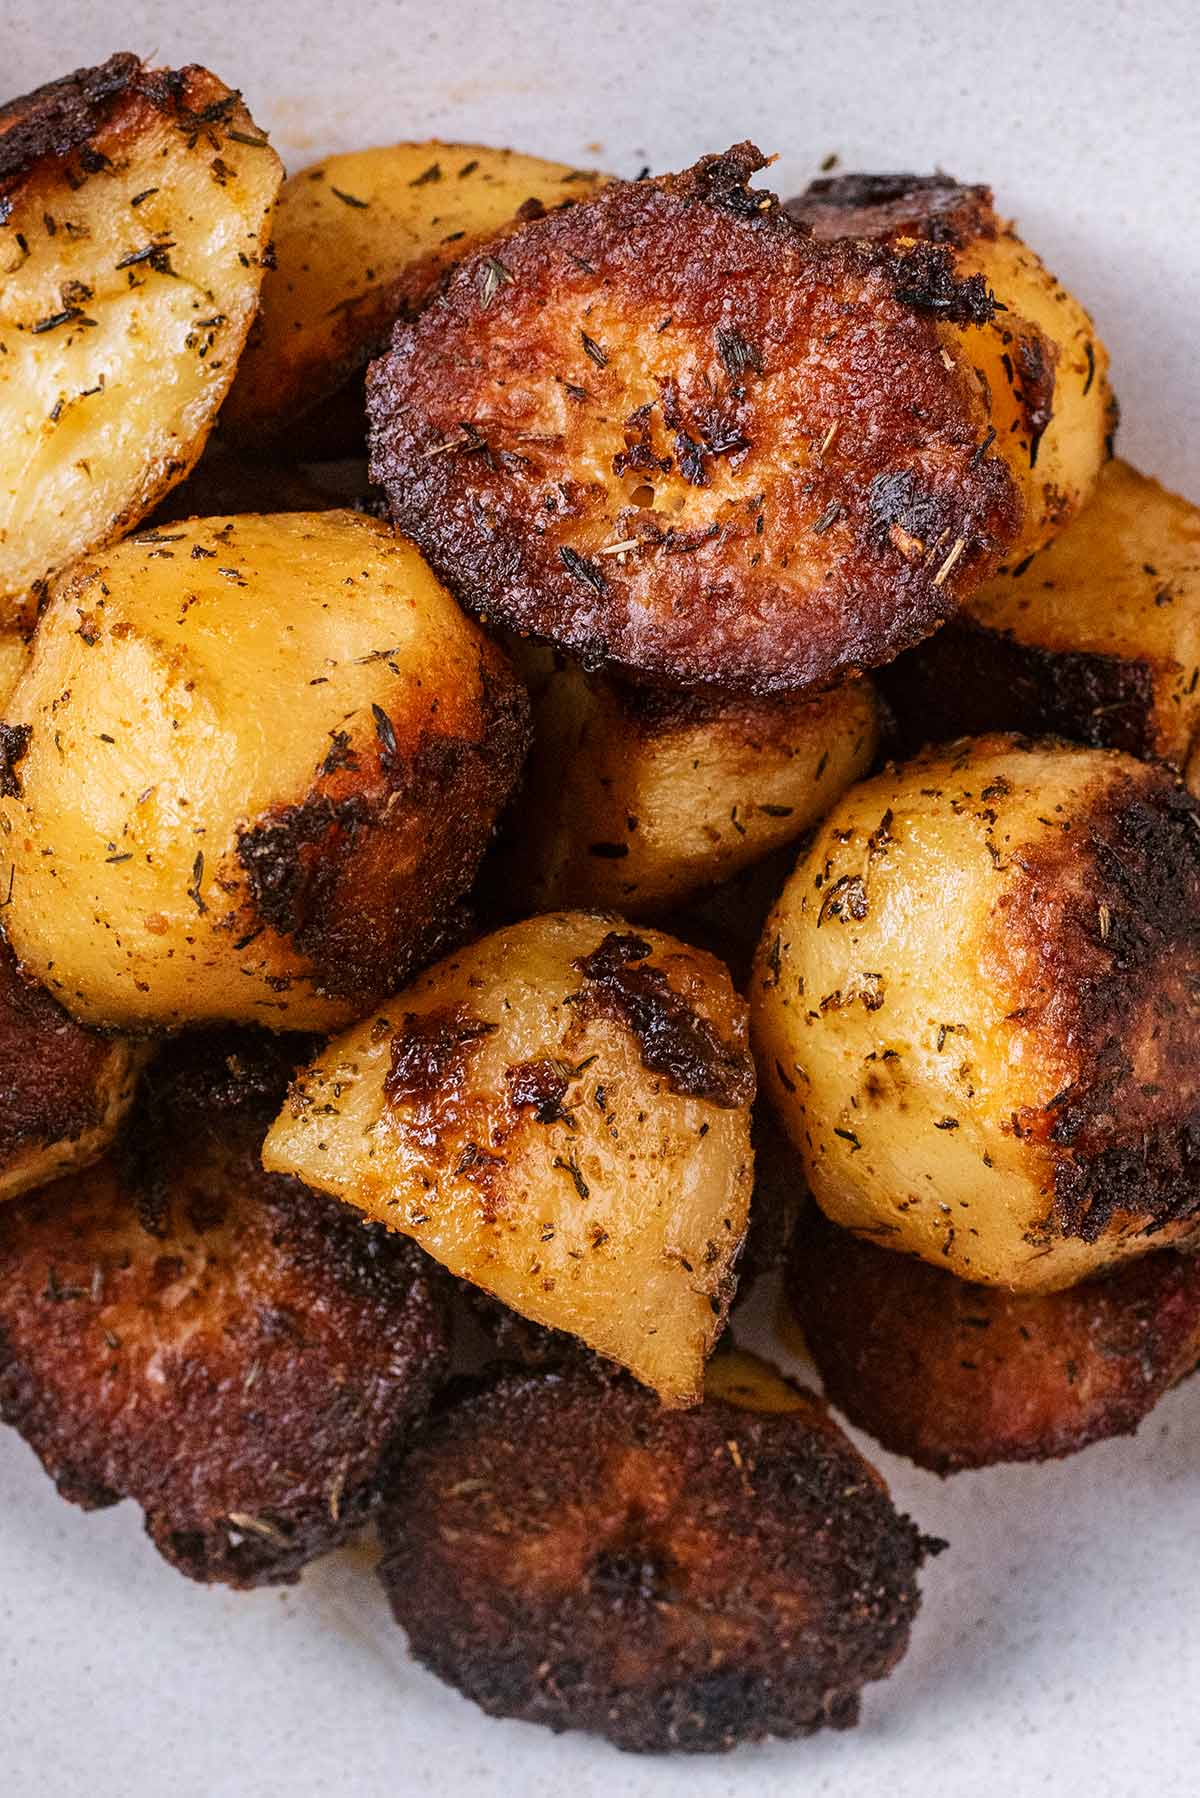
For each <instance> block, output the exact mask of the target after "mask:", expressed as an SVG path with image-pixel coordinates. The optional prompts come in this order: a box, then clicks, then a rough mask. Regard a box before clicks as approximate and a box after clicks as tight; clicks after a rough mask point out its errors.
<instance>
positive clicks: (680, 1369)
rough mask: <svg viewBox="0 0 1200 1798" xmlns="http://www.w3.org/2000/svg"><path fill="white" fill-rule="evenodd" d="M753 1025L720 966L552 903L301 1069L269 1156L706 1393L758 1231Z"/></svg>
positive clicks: (437, 1252) (510, 1292) (482, 1281)
mask: <svg viewBox="0 0 1200 1798" xmlns="http://www.w3.org/2000/svg"><path fill="white" fill-rule="evenodd" d="M746 1036H747V1029H746V1006H745V1003H744V1001H743V1000H742V999H740V998H739V997H738V995H737V994H736V993H735V992H734V990H733V987H732V986H731V984H730V981H729V976H728V974H727V972H726V970H725V969H724V968H723V967H722V966H721V964H720V962H718V961H716V960H714V959H713V957H712V956H709V955H706V954H704V952H703V951H702V950H698V949H690V948H688V947H687V945H686V944H684V943H681V942H679V941H677V940H676V939H675V938H673V937H669V936H664V935H662V934H661V933H660V932H658V931H651V930H646V931H642V932H639V933H636V934H635V933H634V932H632V931H631V930H630V929H629V928H628V926H622V923H621V920H620V919H617V918H613V917H611V916H607V915H605V914H602V913H595V912H591V913H587V912H554V913H549V914H547V915H546V916H543V917H539V918H531V919H529V920H528V921H527V922H525V923H523V924H516V925H513V926H511V927H510V928H508V929H506V930H500V931H496V932H494V933H493V934H492V935H490V936H486V937H483V938H481V939H480V940H479V941H478V942H475V943H473V944H471V945H470V947H468V948H466V949H462V950H459V951H458V952H457V953H456V954H454V955H452V956H450V957H448V958H447V959H446V960H444V961H442V962H439V963H438V965H437V966H436V967H433V968H430V969H429V970H428V972H427V973H425V974H424V975H422V976H421V977H420V978H419V979H418V980H417V981H416V982H415V983H414V984H413V985H412V986H410V987H409V988H407V990H406V991H404V992H402V993H398V994H397V995H396V996H395V998H394V999H392V1000H391V1001H390V1002H389V1004H388V1007H387V1010H386V1013H384V1014H382V1015H375V1016H371V1017H368V1018H366V1019H364V1021H363V1022H362V1023H361V1024H359V1025H356V1026H355V1027H354V1028H353V1029H352V1030H349V1031H346V1032H345V1033H344V1034H343V1035H342V1036H340V1037H336V1038H335V1039H334V1041H333V1042H331V1043H330V1044H329V1046H328V1048H326V1049H325V1050H324V1051H323V1053H322V1054H321V1055H320V1056H319V1057H318V1058H317V1060H316V1061H315V1062H313V1063H312V1064H311V1065H310V1066H309V1067H307V1068H306V1069H305V1070H304V1071H303V1073H302V1074H301V1075H300V1076H299V1077H298V1079H297V1080H296V1082H295V1083H294V1085H293V1088H292V1092H291V1095H290V1098H289V1102H288V1104H287V1106H285V1108H284V1109H283V1111H282V1112H281V1113H280V1116H279V1118H278V1119H277V1120H276V1122H275V1124H274V1125H273V1126H272V1129H271V1131H270V1134H269V1135H268V1137H267V1140H266V1143H265V1144H264V1147H263V1161H264V1165H265V1166H266V1167H269V1168H273V1169H274V1170H276V1171H277V1172H280V1173H290V1174H296V1175H298V1176H299V1177H300V1178H301V1179H303V1180H305V1181H306V1182H307V1183H308V1184H309V1185H310V1186H315V1187H317V1188H319V1189H320V1190H322V1191H324V1192H330V1193H333V1194H335V1195H336V1196H337V1197H338V1198H342V1199H346V1200H347V1201H348V1202H349V1203H350V1204H352V1205H357V1206H359V1207H360V1208H361V1209H362V1210H363V1211H365V1212H367V1214H368V1215H369V1216H371V1217H374V1218H377V1219H379V1220H380V1221H381V1222H383V1223H386V1224H388V1225H390V1226H391V1227H392V1228H393V1229H396V1230H404V1231H406V1232H407V1233H408V1234H409V1235H411V1236H413V1237H415V1238H416V1240H417V1241H418V1242H419V1243H420V1244H421V1246H422V1248H424V1249H426V1250H428V1252H429V1253H430V1254H431V1255H432V1256H433V1257H434V1258H435V1260H437V1261H440V1262H442V1263H443V1265H444V1266H446V1267H448V1268H449V1270H450V1272H451V1273H453V1274H456V1275H458V1276H459V1277H460V1278H462V1279H467V1280H471V1281H473V1282H474V1283H475V1284H476V1285H477V1286H480V1287H482V1288H483V1290H484V1291H485V1292H489V1293H491V1294H492V1295H493V1297H495V1298H498V1299H500V1300H501V1301H502V1302H503V1303H504V1304H506V1305H508V1306H510V1307H511V1308H512V1309H513V1310H514V1311H519V1312H520V1313H521V1314H522V1316H524V1317H527V1318H529V1319H530V1320H531V1321H532V1322H533V1323H536V1324H542V1325H544V1326H546V1327H547V1328H549V1329H557V1330H566V1331H569V1332H570V1333H571V1334H572V1335H574V1336H578V1337H580V1338H581V1340H582V1341H583V1342H585V1343H586V1344H587V1345H588V1346H589V1347H590V1348H592V1349H594V1350H595V1351H596V1352H597V1353H598V1354H601V1355H606V1356H608V1357H609V1358H610V1359H612V1360H614V1361H618V1362H620V1363H621V1365H622V1366H624V1367H627V1368H629V1369H630V1371H631V1372H633V1373H634V1374H636V1375H637V1377H638V1378H639V1379H640V1380H644V1381H645V1382H646V1384H647V1385H650V1386H653V1387H654V1388H655V1390H656V1391H657V1392H658V1393H659V1394H660V1395H661V1396H662V1397H663V1399H664V1400H665V1401H666V1402H668V1403H671V1404H687V1403H693V1402H695V1400H696V1399H698V1397H699V1395H700V1389H701V1382H702V1378H703V1371H704V1362H705V1359H706V1357H707V1355H708V1354H709V1353H710V1351H711V1350H712V1347H713V1344H714V1343H715V1341H716V1339H717V1337H718V1336H719V1335H720V1332H721V1329H722V1327H723V1325H724V1322H725V1317H726V1314H727V1312H728V1309H729V1303H730V1299H731V1298H732V1296H733V1288H734V1281H733V1277H732V1268H733V1263H734V1261H735V1259H736V1256H737V1252H738V1249H739V1248H740V1246H741V1242H742V1237H743V1235H744V1234H745V1229H746V1212H747V1207H748V1204H749V1199H750V1187H751V1180H752V1155H751V1150H750V1103H751V1100H752V1099H753V1096H754V1068H753V1063H752V1062H751V1060H750V1057H749V1054H748V1052H747V1047H746Z"/></svg>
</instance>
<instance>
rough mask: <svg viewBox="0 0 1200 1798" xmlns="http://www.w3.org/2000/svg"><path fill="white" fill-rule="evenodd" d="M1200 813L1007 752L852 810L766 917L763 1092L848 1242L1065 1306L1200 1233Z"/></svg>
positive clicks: (916, 775) (1096, 763) (984, 749)
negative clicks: (1118, 1271) (877, 1239)
mask: <svg viewBox="0 0 1200 1798" xmlns="http://www.w3.org/2000/svg"><path fill="white" fill-rule="evenodd" d="M1198 976H1200V805H1198V803H1197V801H1196V800H1194V799H1193V798H1191V797H1190V795H1188V794H1187V793H1186V792H1185V791H1184V790H1182V788H1180V787H1179V786H1178V785H1177V784H1176V781H1175V780H1174V778H1173V777H1172V776H1171V775H1170V773H1169V772H1168V771H1166V770H1164V769H1161V768H1159V767H1154V766H1148V765H1146V764H1143V763H1139V762H1135V761H1134V760H1132V758H1130V757H1128V756H1123V755H1120V754H1118V753H1116V752H1111V751H1100V750H1085V749H1076V748H1070V747H1067V746H1065V745H1057V744H1054V743H1050V744H1043V745H1041V746H1036V745H1031V744H1029V743H1027V742H1025V741H1024V740H1023V739H1014V738H1006V737H989V738H982V739H979V740H977V741H971V742H964V743H961V744H958V745H955V746H952V747H951V748H950V749H948V750H945V751H942V752H939V753H936V754H931V755H929V756H926V757H921V758H918V759H917V760H915V761H913V762H910V763H908V764H906V765H905V766H903V767H901V768H898V769H897V768H890V769H888V770H887V771H885V772H884V773H883V774H882V775H880V776H879V777H878V778H877V779H875V780H873V781H869V782H867V783H865V784H864V785H862V786H860V787H858V788H857V789H855V790H854V791H853V792H852V793H851V794H850V795H849V796H848V797H847V799H846V800H844V801H843V802H842V804H841V805H840V806H839V807H837V808H836V809H835V810H834V812H833V813H832V815H831V816H830V818H829V819H828V820H827V821H826V824H825V826H824V827H823V828H822V830H821V832H820V833H819V834H818V837H817V839H816V841H815V843H814V845H813V848H812V850H811V852H810V854H809V856H808V857H807V858H806V860H805V861H804V862H802V863H801V865H800V867H799V868H798V869H797V871H796V873H795V875H794V876H793V878H792V880H791V881H790V882H789V883H788V886H787V887H786V888H785V889H784V893H783V895H782V896H781V898H780V901H779V903H778V905H777V907H776V910H775V912H774V914H773V916H772V917H771V919H769V920H768V923H767V927H766V930H765V931H764V934H763V940H762V944H761V945H760V950H759V957H758V961H757V966H756V972H755V977H754V983H753V988H752V995H751V998H752V1006H753V1008H754V1027H755V1044H756V1053H757V1055H758V1058H759V1068H760V1073H761V1076H762V1079H763V1082H764V1085H765V1087H766V1089H767V1091H768V1092H769V1094H770V1096H771V1098H772V1100H773V1102H774V1104H775V1105H776V1108H777V1110H778V1112H779V1115H780V1118H781V1120H782V1122H783V1123H784V1125H785V1127H786V1129H787V1131H788V1133H789V1135H790V1136H791V1138H792V1140H793V1141H794V1142H795V1144H796V1146H797V1147H798V1148H799V1150H800V1153H801V1156H802V1158H803V1160H804V1164H805V1171H806V1173H807V1176H808V1180H809V1183H810V1185H811V1188H812V1191H813V1194H814V1196H815V1197H816V1199H817V1201H818V1203H819V1204H820V1205H821V1206H822V1208H823V1209H824V1210H825V1211H826V1212H827V1213H828V1214H829V1215H830V1216H831V1217H832V1218H834V1220H835V1221H836V1222H839V1223H842V1224H845V1225H847V1226H848V1227H850V1228H851V1229H855V1230H858V1231H860V1232H862V1233H865V1234H867V1235H880V1234H882V1233H886V1234H887V1238H888V1242H889V1245H890V1246H893V1247H895V1248H897V1249H903V1250H908V1251H910V1252H913V1253H916V1254H918V1255H921V1256H922V1257H924V1258H925V1259H926V1260H929V1261H932V1262H933V1263H934V1264H935V1265H936V1266H942V1267H945V1268H948V1269H949V1270H950V1271H951V1272H954V1273H957V1274H960V1275H961V1276H963V1277H964V1278H966V1279H972V1280H978V1281H983V1282H986V1283H990V1284H997V1285H1008V1286H1012V1287H1014V1288H1016V1289H1018V1290H1023V1291H1038V1290H1045V1291H1050V1290H1054V1289H1055V1288H1058V1287H1063V1286H1067V1285H1070V1284H1072V1283H1073V1282H1074V1281H1077V1280H1079V1279H1082V1278H1084V1277H1086V1276H1087V1275H1088V1274H1091V1273H1096V1272H1099V1271H1101V1270H1102V1269H1104V1268H1106V1267H1110V1266H1115V1265H1117V1264H1118V1263H1119V1262H1120V1261H1122V1260H1124V1259H1126V1258H1128V1257H1131V1256H1136V1255H1140V1254H1144V1253H1145V1252H1146V1251H1147V1250H1149V1249H1152V1248H1155V1247H1158V1246H1164V1245H1167V1244H1170V1243H1172V1242H1174V1241H1177V1240H1182V1239H1186V1238H1187V1237H1188V1236H1189V1235H1190V1234H1193V1233H1195V1232H1196V1230H1197V1228H1198V1222H1200V1178H1198V1176H1200V1001H1198V999H1197V993H1198V991H1200V980H1198Z"/></svg>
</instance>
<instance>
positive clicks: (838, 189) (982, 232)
mask: <svg viewBox="0 0 1200 1798" xmlns="http://www.w3.org/2000/svg"><path fill="white" fill-rule="evenodd" d="M787 211H788V212H789V214H790V215H791V217H792V218H794V219H795V220H796V221H797V223H798V224H801V225H803V226H804V227H805V228H806V229H807V230H809V231H811V232H812V234H813V236H814V237H817V238H821V239H823V240H826V241H829V240H832V239H834V238H838V237H869V238H895V237H915V238H918V239H919V240H920V241H921V242H923V243H943V244H949V245H951V246H952V247H953V248H955V249H958V248H960V247H961V246H962V245H964V244H967V243H971V242H973V241H974V240H975V239H977V238H980V237H995V235H996V223H997V222H996V214H995V211H994V208H993V204H992V190H991V188H990V187H980V186H970V187H967V186H964V185H963V183H962V182H961V181H956V180H955V179H954V177H953V175H828V176H823V177H822V178H821V179H820V180H819V181H811V182H810V183H809V185H808V186H807V187H806V188H805V190H804V192H803V193H802V194H797V196H796V198H795V199H794V200H789V201H788V202H787Z"/></svg>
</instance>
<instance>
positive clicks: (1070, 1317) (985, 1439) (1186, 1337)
mask: <svg viewBox="0 0 1200 1798" xmlns="http://www.w3.org/2000/svg"><path fill="white" fill-rule="evenodd" d="M881 1240H883V1239H881ZM786 1290H787V1295H788V1299H789V1301H790V1303H791V1306H792V1309H793V1310H794V1312H795V1314H796V1317H797V1320H798V1321H799V1323H800V1326H801V1328H802V1329H803V1331H804V1336H805V1341H806V1342H807V1344H808V1347H809V1350H810V1352H811V1354H812V1357H813V1360H814V1361H815V1362H816V1365H817V1371H818V1372H819V1373H820V1375H821V1379H822V1381H823V1382H824V1386H825V1392H826V1396H827V1397H828V1398H829V1399H830V1400H831V1401H832V1403H833V1404H835V1405H837V1406H838V1408H839V1409H840V1410H842V1411H844V1412H845V1413H846V1416H847V1417H848V1418H849V1419H850V1421H851V1423H853V1424H856V1425H857V1426H858V1427H859V1428H860V1429H863V1430H866V1431H868V1432H869V1434H870V1435H872V1436H874V1437H875V1438H876V1439H877V1440H878V1441H879V1442H881V1443H882V1444H883V1446H884V1447H885V1448H889V1449H891V1450H892V1452H893V1453H894V1454H900V1455H907V1456H908V1457H909V1458H910V1459H911V1460H913V1461H916V1462H917V1463H918V1464H919V1465H920V1466H921V1467H929V1468H932V1469H933V1471H934V1472H935V1473H955V1472H957V1471H958V1470H959V1469H961V1468H964V1467H990V1466H992V1465H993V1464H994V1463H995V1462H997V1461H1047V1460H1053V1459H1057V1458H1058V1457H1060V1456H1062V1455H1070V1454H1074V1453H1075V1452H1076V1451H1077V1450H1078V1449H1081V1448H1086V1447H1087V1446H1088V1444H1089V1443H1092V1442H1100V1441H1103V1440H1104V1438H1106V1437H1108V1436H1125V1435H1130V1434H1132V1432H1133V1431H1134V1430H1136V1429H1137V1427H1138V1425H1139V1424H1140V1423H1141V1421H1142V1419H1143V1418H1144V1417H1146V1416H1147V1415H1148V1413H1149V1412H1150V1411H1151V1410H1152V1409H1153V1408H1154V1406H1155V1405H1156V1404H1157V1403H1158V1401H1159V1399H1160V1398H1161V1397H1162V1396H1163V1394H1164V1393H1165V1392H1166V1391H1167V1390H1168V1389H1169V1388H1170V1387H1171V1386H1173V1385H1174V1384H1175V1383H1176V1381H1177V1380H1180V1379H1182V1378H1183V1376H1184V1375H1185V1374H1189V1373H1191V1372H1192V1370H1193V1368H1194V1367H1195V1365H1196V1363H1197V1361H1200V1256H1198V1255H1181V1254H1178V1253H1176V1252H1175V1251H1174V1250H1172V1249H1164V1250H1163V1251H1161V1252H1160V1253H1158V1254H1153V1255H1143V1256H1142V1257H1141V1259H1140V1260H1137V1261H1132V1262H1129V1263H1128V1264H1127V1265H1126V1266H1124V1267H1121V1268H1118V1269H1117V1271H1116V1272H1115V1273H1114V1274H1112V1275H1110V1276H1109V1278H1107V1279H1100V1280H1087V1281H1085V1282H1084V1283H1083V1284H1082V1285H1080V1286H1072V1287H1071V1288H1070V1289H1069V1290H1068V1291H1066V1292H1046V1293H1014V1292H1005V1291H1003V1290H1002V1289H1001V1288H999V1287H995V1286H970V1285H968V1284H967V1282H966V1281H965V1280H959V1279H956V1278H955V1276H954V1275H953V1274H948V1273H946V1272H944V1271H943V1269H941V1268H938V1267H930V1266H928V1265H927V1264H926V1263H925V1262H923V1261H917V1260H915V1259H914V1258H913V1257H912V1256H911V1255H896V1254H892V1253H891V1252H890V1251H889V1250H888V1249H887V1248H882V1247H878V1246H876V1244H874V1243H870V1242H864V1241H861V1240H860V1239H859V1238H858V1237H856V1236H853V1235H851V1233H850V1231H848V1230H842V1229H839V1228H838V1226H837V1225H836V1224H831V1223H829V1222H828V1220H827V1219H825V1218H824V1217H822V1215H821V1213H820V1212H819V1211H818V1210H817V1208H816V1206H815V1205H814V1206H812V1207H811V1209H810V1211H809V1212H808V1213H807V1214H806V1218H805V1224H804V1226H803V1228H802V1230H801V1233H800V1235H799V1236H798V1238H797V1240H796V1244H795V1250H794V1253H793V1256H792V1261H791V1266H790V1268H789V1272H788V1278H787V1285H786Z"/></svg>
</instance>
